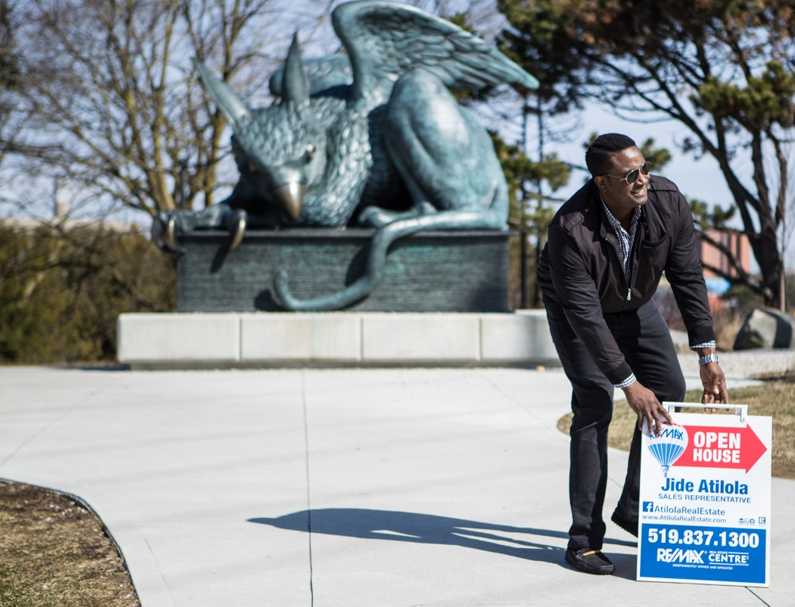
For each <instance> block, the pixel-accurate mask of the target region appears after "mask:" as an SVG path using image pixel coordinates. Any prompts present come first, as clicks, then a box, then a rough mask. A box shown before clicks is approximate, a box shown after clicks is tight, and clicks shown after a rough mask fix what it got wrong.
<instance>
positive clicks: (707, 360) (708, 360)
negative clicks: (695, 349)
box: [698, 354, 718, 367]
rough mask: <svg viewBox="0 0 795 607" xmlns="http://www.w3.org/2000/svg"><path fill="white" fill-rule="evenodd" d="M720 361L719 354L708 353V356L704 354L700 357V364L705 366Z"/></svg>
mask: <svg viewBox="0 0 795 607" xmlns="http://www.w3.org/2000/svg"><path fill="white" fill-rule="evenodd" d="M716 362H718V355H717V354H707V355H706V356H702V357H701V358H699V359H698V366H699V367H703V366H704V365H706V364H707V363H716Z"/></svg>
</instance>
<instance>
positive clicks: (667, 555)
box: [657, 548, 706, 565]
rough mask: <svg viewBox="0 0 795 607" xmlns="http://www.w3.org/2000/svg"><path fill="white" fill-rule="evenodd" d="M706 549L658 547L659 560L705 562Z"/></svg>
mask: <svg viewBox="0 0 795 607" xmlns="http://www.w3.org/2000/svg"><path fill="white" fill-rule="evenodd" d="M705 552H706V550H682V549H681V548H657V560H658V561H661V562H663V563H690V564H692V563H695V564H700V565H703V564H704V553H705Z"/></svg>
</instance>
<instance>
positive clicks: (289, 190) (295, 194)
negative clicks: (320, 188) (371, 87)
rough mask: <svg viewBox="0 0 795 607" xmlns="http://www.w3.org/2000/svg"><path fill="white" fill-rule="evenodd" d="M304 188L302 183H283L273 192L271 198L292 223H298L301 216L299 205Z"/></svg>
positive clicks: (302, 198) (301, 202) (302, 197)
mask: <svg viewBox="0 0 795 607" xmlns="http://www.w3.org/2000/svg"><path fill="white" fill-rule="evenodd" d="M305 192H306V186H305V185H304V184H302V183H298V182H291V183H285V184H284V185H282V186H279V187H278V188H276V189H275V190H273V192H272V194H273V197H274V198H275V199H276V202H277V203H278V204H279V206H281V207H282V209H283V210H284V212H285V213H287V215H288V217H290V219H292V220H293V221H298V217H299V216H300V215H301V205H302V204H303V202H304V193H305Z"/></svg>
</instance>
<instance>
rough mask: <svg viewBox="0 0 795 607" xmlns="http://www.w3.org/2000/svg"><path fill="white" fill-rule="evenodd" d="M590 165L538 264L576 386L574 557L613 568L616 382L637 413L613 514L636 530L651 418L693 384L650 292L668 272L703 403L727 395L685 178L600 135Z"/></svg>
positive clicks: (621, 140) (653, 427) (578, 562)
mask: <svg viewBox="0 0 795 607" xmlns="http://www.w3.org/2000/svg"><path fill="white" fill-rule="evenodd" d="M585 161H586V164H587V165H588V170H589V171H590V173H591V175H592V179H591V180H590V181H588V183H586V184H585V186H583V187H582V189H580V190H579V191H578V192H577V193H576V194H574V196H572V197H571V198H570V199H569V200H568V201H567V202H566V203H565V204H564V205H563V206H562V207H561V208H560V210H559V211H558V212H557V214H556V215H555V218H554V219H553V221H552V224H551V226H550V228H549V237H548V241H547V245H546V246H545V247H544V251H543V253H542V255H541V260H540V261H539V265H538V282H539V286H540V287H541V290H542V294H543V298H544V305H545V307H546V310H547V318H548V319H549V328H550V332H551V333H552V340H553V342H554V343H555V347H556V349H557V351H558V355H559V357H560V361H561V363H562V365H563V369H564V371H565V372H566V376H567V377H568V379H569V381H570V382H571V386H572V398H571V407H572V411H573V412H574V418H573V420H572V425H571V467H570V474H569V499H570V503H571V512H572V525H571V528H570V529H569V543H568V548H567V550H566V561H567V562H568V563H569V564H571V565H572V566H574V567H576V568H577V569H579V570H581V571H585V572H587V573H594V574H609V573H612V572H613V571H614V569H615V567H614V565H613V563H611V562H610V560H609V559H608V558H607V557H606V556H605V555H604V554H602V552H601V549H602V543H603V540H604V535H605V529H606V526H605V522H604V520H603V518H602V507H603V505H604V499H605V489H606V485H607V429H608V425H609V424H610V419H611V417H612V413H613V389H614V388H620V389H622V390H623V391H624V395H625V396H626V399H627V402H628V403H629V406H630V407H631V408H632V410H633V411H634V412H635V413H636V414H637V416H638V423H637V427H636V429H635V434H634V436H633V438H632V446H631V448H630V453H629V465H628V469H627V475H626V480H625V483H624V489H623V493H622V495H621V498H620V500H619V502H618V505H617V507H616V509H615V511H614V513H613V516H612V520H613V522H614V523H616V524H617V525H618V526H619V527H621V528H622V529H624V530H626V531H628V532H629V533H632V534H633V535H635V536H637V532H638V496H639V490H640V488H639V480H640V479H639V475H640V447H641V433H640V429H641V427H642V425H643V424H647V425H648V427H649V431H651V432H657V431H659V429H660V424H661V422H663V421H667V422H670V421H671V419H670V416H669V415H668V413H667V412H666V411H665V409H663V407H662V405H661V402H662V401H666V400H667V401H681V400H682V399H683V398H684V394H685V380H684V377H683V376H682V371H681V369H680V367H679V363H678V360H677V356H676V351H675V349H674V346H673V341H672V339H671V335H670V331H669V330H668V327H667V326H666V324H665V321H664V320H663V318H662V315H661V314H660V312H659V310H658V309H657V306H656V305H655V304H654V302H653V301H652V299H651V298H652V295H654V292H655V291H656V290H657V285H658V283H659V281H660V277H661V276H662V273H663V272H665V275H666V278H667V279H668V282H669V283H670V284H671V288H672V289H673V292H674V295H675V297H676V301H677V305H678V306H679V310H680V311H681V313H682V318H683V319H684V322H685V325H686V327H687V332H688V337H689V343H690V347H691V349H693V350H694V351H696V352H697V353H698V356H699V364H700V365H701V367H700V369H701V381H702V383H703V385H704V392H703V397H702V402H703V403H714V402H724V403H726V402H728V394H727V392H726V381H725V378H724V376H723V371H721V369H720V366H719V365H718V357H717V354H715V333H714V330H713V327H712V317H711V315H710V310H709V303H708V300H707V289H706V286H705V284H704V277H703V274H702V271H701V264H700V263H699V260H698V256H697V255H696V250H695V235H694V230H693V219H692V216H691V213H690V207H689V206H688V204H687V201H686V200H685V199H684V197H683V196H682V194H681V193H680V192H679V190H678V189H677V187H676V185H675V184H673V183H672V182H671V181H668V180H667V179H665V178H663V177H658V176H656V175H654V176H653V175H651V174H650V172H649V171H650V169H651V163H649V162H647V161H646V159H645V158H644V157H643V154H642V153H641V151H640V150H639V149H638V147H637V146H636V145H635V142H634V141H633V140H632V139H630V138H629V137H627V136H625V135H619V134H616V133H610V134H606V135H602V136H600V137H598V138H597V139H596V140H595V141H594V142H593V143H592V144H591V145H590V147H589V148H588V151H587V152H586V154H585Z"/></svg>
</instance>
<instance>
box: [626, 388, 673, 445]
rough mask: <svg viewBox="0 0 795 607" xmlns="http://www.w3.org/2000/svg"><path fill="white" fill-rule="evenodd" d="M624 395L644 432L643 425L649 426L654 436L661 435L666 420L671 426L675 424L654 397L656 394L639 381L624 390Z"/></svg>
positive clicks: (640, 428)
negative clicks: (662, 424)
mask: <svg viewBox="0 0 795 607" xmlns="http://www.w3.org/2000/svg"><path fill="white" fill-rule="evenodd" d="M623 390H624V395H625V396H626V397H627V402H628V403H629V406H630V407H631V408H632V410H633V411H634V412H635V413H636V414H637V416H638V429H639V430H643V424H644V423H647V424H648V425H649V433H650V434H652V436H657V435H658V434H660V432H661V431H662V429H661V428H660V422H661V421H662V420H663V419H665V420H666V421H667V422H668V423H669V424H672V423H673V420H672V419H671V415H670V414H669V413H668V411H666V410H665V409H664V408H663V406H662V405H661V404H660V401H659V400H657V397H656V396H654V392H652V391H651V390H649V389H648V388H647V387H646V386H644V385H643V384H641V383H640V382H639V381H637V380H636V381H634V382H632V383H631V384H630V385H628V386H627V387H626V388H623Z"/></svg>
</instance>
